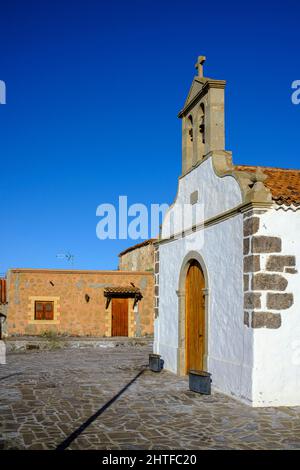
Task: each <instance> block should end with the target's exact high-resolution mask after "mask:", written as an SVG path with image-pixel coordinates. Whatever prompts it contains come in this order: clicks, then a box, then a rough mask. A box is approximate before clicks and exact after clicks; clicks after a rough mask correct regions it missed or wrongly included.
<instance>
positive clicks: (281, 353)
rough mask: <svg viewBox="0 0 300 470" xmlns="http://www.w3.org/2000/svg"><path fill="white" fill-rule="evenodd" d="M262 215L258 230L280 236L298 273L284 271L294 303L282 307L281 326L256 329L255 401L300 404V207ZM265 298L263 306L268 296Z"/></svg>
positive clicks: (286, 252) (271, 403) (283, 404)
mask: <svg viewBox="0 0 300 470" xmlns="http://www.w3.org/2000/svg"><path fill="white" fill-rule="evenodd" d="M260 219H261V222H260V230H259V232H258V233H259V234H261V235H271V236H272V235H274V236H279V237H281V238H282V252H281V253H280V255H294V256H296V263H297V266H296V269H297V270H298V273H297V274H287V273H284V277H285V278H286V279H287V280H288V286H287V289H286V292H291V293H293V295H294V304H293V305H292V306H291V307H290V308H289V309H287V310H282V311H281V322H282V323H281V327H280V328H278V329H275V330H272V329H265V328H262V329H255V330H253V331H254V373H253V405H254V406H295V405H300V264H299V261H300V211H298V212H292V211H291V210H288V211H287V212H284V211H283V210H278V211H275V210H272V211H268V212H267V213H265V214H263V215H261V216H260ZM265 258H267V255H266V256H265ZM263 262H265V259H264V260H263ZM262 269H264V266H262ZM262 301H263V305H262V307H263V308H264V304H265V299H264V298H263V299H262ZM266 311H267V309H266ZM276 313H278V312H276Z"/></svg>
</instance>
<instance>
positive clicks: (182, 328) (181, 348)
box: [177, 251, 209, 375]
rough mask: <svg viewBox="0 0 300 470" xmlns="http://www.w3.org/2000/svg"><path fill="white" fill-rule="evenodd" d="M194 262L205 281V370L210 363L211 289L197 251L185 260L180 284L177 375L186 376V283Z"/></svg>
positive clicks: (178, 291) (178, 294)
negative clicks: (198, 266)
mask: <svg viewBox="0 0 300 470" xmlns="http://www.w3.org/2000/svg"><path fill="white" fill-rule="evenodd" d="M192 261H197V262H198V263H199V265H200V267H201V269H202V272H203V275H204V281H205V288H204V289H203V291H204V295H205V319H204V321H205V342H204V356H203V364H204V367H203V368H204V370H207V363H208V332H209V314H208V312H209V289H208V285H209V284H208V273H207V269H206V266H205V263H204V261H203V258H202V256H201V255H200V254H199V253H198V252H197V251H190V252H189V253H188V254H187V255H186V256H185V258H184V260H183V262H182V265H181V270H180V275H179V283H178V290H177V296H178V351H177V374H178V375H186V374H187V371H186V312H185V309H186V302H185V281H186V275H187V272H188V269H189V267H190V264H191V262H192Z"/></svg>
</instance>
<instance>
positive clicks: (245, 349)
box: [154, 159, 253, 402]
mask: <svg viewBox="0 0 300 470" xmlns="http://www.w3.org/2000/svg"><path fill="white" fill-rule="evenodd" d="M196 190H198V194H199V199H198V200H199V202H200V203H201V202H203V204H204V219H205V220H206V219H208V218H210V217H213V216H216V215H218V214H221V213H223V212H225V211H227V210H229V209H231V208H233V207H236V206H237V205H238V204H239V203H240V202H241V193H240V188H239V186H238V183H237V182H236V180H235V179H234V178H233V177H231V176H227V177H224V178H219V177H218V176H216V174H215V172H214V170H213V168H212V162H211V159H208V160H206V161H205V162H203V163H202V164H201V165H199V166H198V167H197V168H195V169H194V170H193V171H192V172H190V173H189V174H187V175H186V176H185V177H184V178H182V179H181V180H180V182H179V188H178V195H177V200H176V202H177V203H178V202H180V203H188V202H189V201H190V194H191V193H193V192H194V191H196ZM197 222H201V220H198V221H197ZM165 234H166V233H165V231H164V225H163V227H162V236H163V237H164V236H165ZM242 237H243V216H242V214H238V215H235V216H234V217H232V218H228V219H226V220H223V221H222V222H219V223H216V224H215V225H211V226H209V227H207V228H205V229H204V230H199V231H197V232H194V233H192V234H190V235H189V236H186V237H184V238H180V239H176V240H174V241H171V242H168V243H163V244H161V245H160V246H159V252H160V272H159V291H160V300H159V302H160V303H159V317H158V318H157V319H156V321H155V345H154V347H155V351H156V352H157V353H159V354H161V355H162V357H163V359H164V361H165V368H166V369H168V370H170V371H172V372H174V373H177V370H178V362H177V361H178V345H179V344H178V341H179V328H178V320H179V318H178V316H179V308H178V297H177V295H176V291H177V290H178V285H179V277H180V271H181V268H182V263H183V260H184V258H185V257H186V256H187V255H188V253H189V252H191V251H197V252H198V253H199V255H200V256H201V258H202V260H203V263H204V265H205V268H206V271H207V275H208V285H207V286H206V287H208V289H209V293H208V312H207V331H208V345H207V349H208V350H207V352H206V353H207V363H208V371H209V372H211V373H212V380H213V387H215V388H216V389H219V390H220V391H222V392H224V393H227V394H230V395H234V396H236V397H238V398H240V399H242V400H244V401H247V402H251V399H252V358H253V350H252V339H253V337H252V330H251V329H250V328H247V327H246V326H244V323H243V238H242Z"/></svg>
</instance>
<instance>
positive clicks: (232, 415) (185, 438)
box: [0, 345, 300, 450]
mask: <svg viewBox="0 0 300 470" xmlns="http://www.w3.org/2000/svg"><path fill="white" fill-rule="evenodd" d="M150 351H151V347H150V345H147V346H139V345H135V346H132V345H131V346H129V345H123V346H119V347H106V348H100V349H91V348H86V349H75V350H70V349H62V350H53V351H39V352H27V353H9V354H8V357H7V364H6V365H2V366H0V367H1V368H0V418H1V419H0V448H1V449H56V448H57V446H59V445H60V444H62V443H65V444H64V445H63V447H65V448H67V449H106V450H117V449H121V450H124V449H128V450H129V449H130V450H134V449H300V408H296V407H294V408H276V409H275V408H250V407H248V406H247V405H244V404H242V403H239V402H238V401H236V400H234V399H231V398H229V397H227V396H225V395H222V394H219V393H216V392H213V393H212V395H210V396H204V395H199V394H196V393H193V392H191V391H189V389H188V380H187V378H186V377H185V378H181V377H177V376H175V375H173V374H171V373H169V372H167V371H163V372H161V373H160V374H156V373H153V372H151V371H149V370H148V369H147V368H146V367H145V366H146V365H147V363H148V354H149V352H150ZM144 368H145V371H144V372H143V373H142V374H141V375H140V376H139V377H137V378H136V380H135V381H133V382H132V383H131V384H130V385H129V386H128V388H127V389H126V390H125V391H124V393H122V394H121V395H120V396H119V397H118V398H117V399H116V400H114V401H113V402H112V403H111V404H110V406H108V407H107V408H106V409H105V411H103V413H101V412H100V413H99V416H98V417H97V418H96V419H94V420H93V421H92V422H91V424H89V425H84V423H86V421H87V420H88V419H89V418H90V417H91V416H93V415H94V414H95V413H97V412H98V411H99V410H101V408H102V407H103V406H104V405H105V404H107V403H108V402H109V401H110V400H111V399H112V398H113V397H114V396H115V395H117V394H118V393H119V392H120V390H122V389H123V388H124V387H125V386H126V385H127V384H129V382H131V381H132V380H133V379H134V378H135V377H136V376H137V374H138V373H139V372H140V371H141V370H143V369H144ZM79 427H81V430H80V431H79V432H78V433H77V436H76V438H75V439H73V440H72V439H71V440H70V441H69V443H68V444H66V439H67V438H68V437H69V436H70V435H72V433H74V431H75V430H76V429H78V428H79Z"/></svg>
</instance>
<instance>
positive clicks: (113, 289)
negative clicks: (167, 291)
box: [6, 269, 154, 337]
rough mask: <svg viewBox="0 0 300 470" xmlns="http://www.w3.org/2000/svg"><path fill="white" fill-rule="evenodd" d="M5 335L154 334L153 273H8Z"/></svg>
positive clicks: (58, 271)
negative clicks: (50, 333) (47, 333)
mask: <svg viewBox="0 0 300 470" xmlns="http://www.w3.org/2000/svg"><path fill="white" fill-rule="evenodd" d="M6 286H7V292H6V298H7V301H8V304H7V322H6V331H7V333H8V335H40V334H43V333H46V332H50V331H51V332H55V333H59V334H67V335H78V336H129V337H136V336H145V335H152V334H153V289H154V280H153V274H152V273H151V272H145V271H136V272H121V271H78V270H50V269H49V270H48V269H11V270H9V271H8V274H7V283H6Z"/></svg>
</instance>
